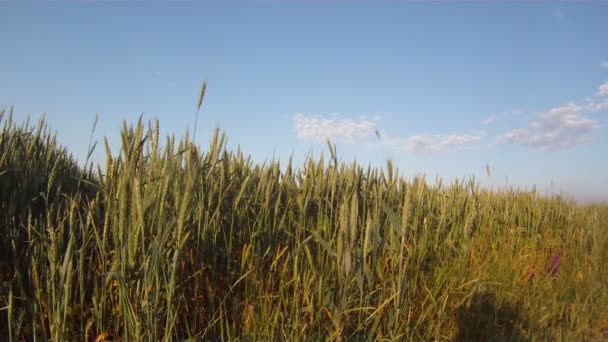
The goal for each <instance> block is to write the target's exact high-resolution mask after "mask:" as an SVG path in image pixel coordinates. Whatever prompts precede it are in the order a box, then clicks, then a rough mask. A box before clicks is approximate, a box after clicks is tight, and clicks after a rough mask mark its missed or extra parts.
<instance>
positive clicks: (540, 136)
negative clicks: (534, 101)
mask: <svg viewBox="0 0 608 342" xmlns="http://www.w3.org/2000/svg"><path fill="white" fill-rule="evenodd" d="M597 127H598V122H597V121H595V120H592V119H590V118H588V117H586V116H585V115H584V112H583V107H581V106H579V105H577V104H576V103H573V102H570V103H568V104H566V105H564V106H561V107H556V108H553V109H550V110H549V111H546V112H543V113H540V114H539V115H538V116H537V118H536V120H535V121H532V122H531V123H529V124H528V125H527V126H526V127H523V128H518V129H514V130H511V131H509V132H507V133H505V134H503V135H501V136H499V137H497V142H498V143H502V144H517V145H525V146H531V147H534V148H537V149H540V150H546V151H555V150H564V149H568V148H571V147H574V146H576V145H579V144H582V143H584V142H587V141H589V140H590V138H591V137H590V134H591V133H592V131H593V129H594V128H597Z"/></svg>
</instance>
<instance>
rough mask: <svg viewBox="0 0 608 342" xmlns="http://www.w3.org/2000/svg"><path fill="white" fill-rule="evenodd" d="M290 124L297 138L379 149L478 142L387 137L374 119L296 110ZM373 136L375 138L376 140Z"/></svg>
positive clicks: (423, 149) (427, 149)
mask: <svg viewBox="0 0 608 342" xmlns="http://www.w3.org/2000/svg"><path fill="white" fill-rule="evenodd" d="M293 124H294V127H295V131H296V134H297V137H298V139H301V140H308V141H316V142H320V141H323V140H325V139H330V140H332V141H336V142H341V143H345V144H353V143H355V142H357V143H362V142H367V143H368V145H370V146H371V145H372V144H375V145H376V146H380V147H383V148H391V149H397V150H402V151H403V150H404V151H408V152H413V153H439V152H446V151H449V150H454V149H458V148H461V147H464V146H465V145H472V144H476V143H479V142H480V141H481V140H482V138H483V137H482V136H481V135H472V134H451V135H439V134H438V135H412V136H409V137H403V138H402V137H391V136H390V135H388V134H387V133H386V132H382V133H381V134H380V133H379V132H378V127H377V124H376V120H369V119H367V118H359V119H352V118H343V117H340V116H319V115H316V116H312V115H306V114H303V113H296V114H295V115H294V116H293ZM376 136H377V138H378V141H379V145H378V142H377V141H376Z"/></svg>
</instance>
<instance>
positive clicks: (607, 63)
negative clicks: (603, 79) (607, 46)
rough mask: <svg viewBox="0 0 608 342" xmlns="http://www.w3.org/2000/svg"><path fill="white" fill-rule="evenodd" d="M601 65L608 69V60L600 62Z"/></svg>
mask: <svg viewBox="0 0 608 342" xmlns="http://www.w3.org/2000/svg"><path fill="white" fill-rule="evenodd" d="M600 67H601V68H602V69H606V70H608V60H606V61H602V62H600Z"/></svg>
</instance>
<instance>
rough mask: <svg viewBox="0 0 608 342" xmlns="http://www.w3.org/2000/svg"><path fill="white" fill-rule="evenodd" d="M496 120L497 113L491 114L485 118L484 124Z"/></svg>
mask: <svg viewBox="0 0 608 342" xmlns="http://www.w3.org/2000/svg"><path fill="white" fill-rule="evenodd" d="M494 120H496V115H490V116H488V117H487V118H485V119H484V120H483V124H484V125H489V124H491V123H492V122H494Z"/></svg>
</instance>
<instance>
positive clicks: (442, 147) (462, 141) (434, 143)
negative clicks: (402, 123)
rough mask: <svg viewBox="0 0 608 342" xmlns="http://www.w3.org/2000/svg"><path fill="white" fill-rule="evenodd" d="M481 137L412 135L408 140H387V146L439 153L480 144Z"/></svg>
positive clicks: (384, 143) (385, 140)
mask: <svg viewBox="0 0 608 342" xmlns="http://www.w3.org/2000/svg"><path fill="white" fill-rule="evenodd" d="M482 138H483V137H482V136H481V135H471V134H461V135H459V134H451V135H412V136H410V137H408V138H406V139H399V138H390V137H389V138H386V139H383V141H382V143H383V145H385V146H389V147H393V148H398V149H404V150H406V151H411V152H416V153H438V152H445V151H448V150H452V149H456V148H459V147H463V146H465V145H471V144H475V143H478V142H480V141H481V140H482Z"/></svg>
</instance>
